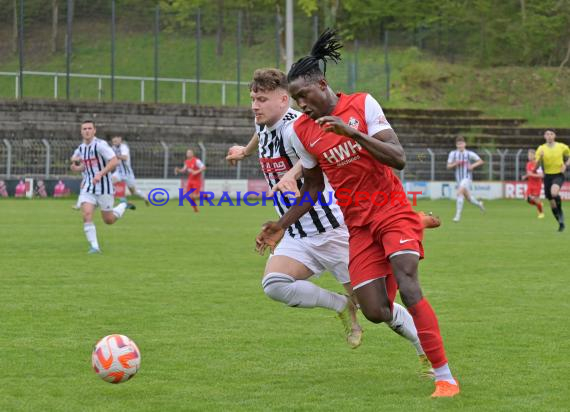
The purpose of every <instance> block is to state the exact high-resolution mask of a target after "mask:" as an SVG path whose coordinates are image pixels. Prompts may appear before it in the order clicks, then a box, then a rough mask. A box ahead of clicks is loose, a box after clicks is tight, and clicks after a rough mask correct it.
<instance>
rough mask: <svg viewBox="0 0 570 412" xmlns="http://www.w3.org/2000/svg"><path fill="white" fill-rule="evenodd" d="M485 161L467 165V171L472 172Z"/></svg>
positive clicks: (480, 160)
mask: <svg viewBox="0 0 570 412" xmlns="http://www.w3.org/2000/svg"><path fill="white" fill-rule="evenodd" d="M483 163H485V161H484V160H483V159H479V160H477V161H476V162H475V163H473V164H471V165H469V170H474V169H475V168H477V167H479V166H481V165H482V164H483Z"/></svg>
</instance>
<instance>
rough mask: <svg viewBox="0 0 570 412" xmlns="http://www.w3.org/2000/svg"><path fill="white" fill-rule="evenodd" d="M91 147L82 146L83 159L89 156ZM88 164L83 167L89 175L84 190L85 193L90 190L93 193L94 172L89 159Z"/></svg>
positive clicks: (87, 158)
mask: <svg viewBox="0 0 570 412" xmlns="http://www.w3.org/2000/svg"><path fill="white" fill-rule="evenodd" d="M90 156H91V149H90V148H89V147H87V146H85V147H84V151H83V159H84V160H85V159H86V160H89V159H90V158H91V157H90ZM87 163H88V164H89V166H88V167H87V166H86V167H85V170H86V171H87V175H88V176H89V185H88V186H87V190H85V192H86V193H89V191H91V192H92V193H95V185H94V184H93V177H95V172H94V171H93V167H92V166H91V160H89V162H87Z"/></svg>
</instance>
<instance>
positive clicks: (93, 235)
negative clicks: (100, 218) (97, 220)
mask: <svg viewBox="0 0 570 412" xmlns="http://www.w3.org/2000/svg"><path fill="white" fill-rule="evenodd" d="M83 231H84V232H85V237H86V238H87V241H88V242H89V244H90V245H91V247H92V248H94V249H99V242H98V241H97V230H96V229H95V225H94V224H93V223H84V224H83Z"/></svg>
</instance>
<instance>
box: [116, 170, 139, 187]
mask: <svg viewBox="0 0 570 412" xmlns="http://www.w3.org/2000/svg"><path fill="white" fill-rule="evenodd" d="M112 178H113V182H125V183H126V184H127V187H135V186H136V180H135V175H134V174H132V173H130V174H128V175H124V174H122V173H119V172H115V173H113V176H112Z"/></svg>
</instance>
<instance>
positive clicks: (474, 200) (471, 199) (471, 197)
mask: <svg viewBox="0 0 570 412" xmlns="http://www.w3.org/2000/svg"><path fill="white" fill-rule="evenodd" d="M469 202H471V204H474V205H475V206H477V207H481V202H479V201H478V200H477V199H476V198H475V196H469Z"/></svg>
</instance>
